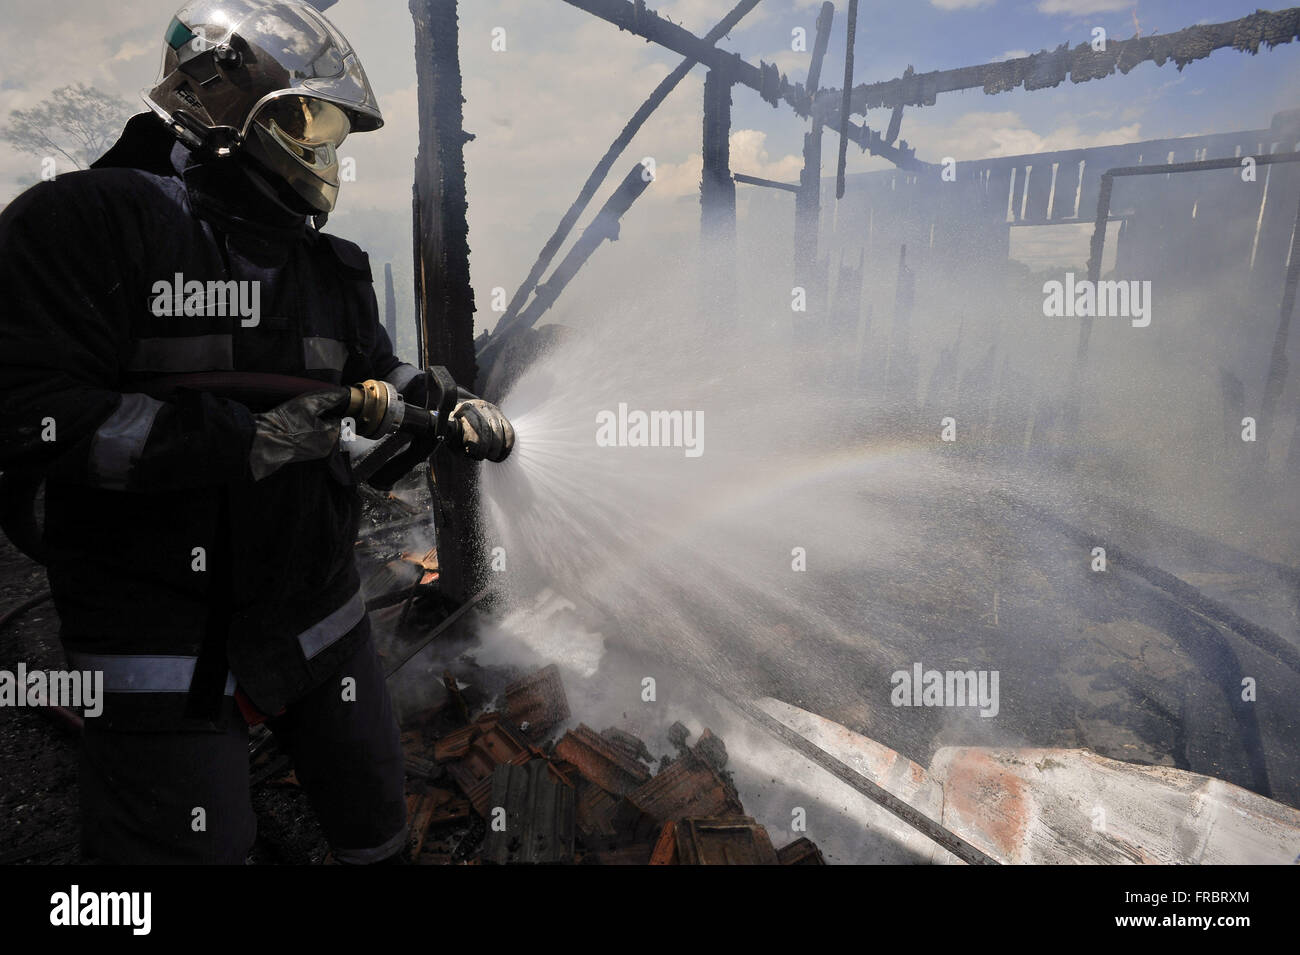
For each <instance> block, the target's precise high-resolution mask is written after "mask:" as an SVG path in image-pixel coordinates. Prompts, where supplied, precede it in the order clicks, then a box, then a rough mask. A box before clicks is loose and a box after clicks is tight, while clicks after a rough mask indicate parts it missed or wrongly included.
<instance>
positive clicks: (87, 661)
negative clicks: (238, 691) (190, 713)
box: [68, 653, 235, 696]
mask: <svg viewBox="0 0 1300 955" xmlns="http://www.w3.org/2000/svg"><path fill="white" fill-rule="evenodd" d="M68 657H69V659H70V661H71V663H72V665H73V667H74V668H76V669H78V670H92V671H98V672H101V673H103V674H104V692H105V693H188V692H189V689H190V682H191V681H192V680H193V679H194V667H195V666H196V665H197V664H198V662H199V658H198V657H188V656H150V655H146V654H142V653H69V654H68ZM234 692H235V676H234V674H233V673H232V674H229V675H228V676H227V677H226V696H230V695H232V694H233V693H234Z"/></svg>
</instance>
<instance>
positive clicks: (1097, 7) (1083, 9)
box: [1038, 0, 1135, 16]
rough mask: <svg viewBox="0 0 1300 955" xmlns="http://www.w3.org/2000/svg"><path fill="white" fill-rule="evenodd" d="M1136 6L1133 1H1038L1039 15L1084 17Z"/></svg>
mask: <svg viewBox="0 0 1300 955" xmlns="http://www.w3.org/2000/svg"><path fill="white" fill-rule="evenodd" d="M1133 6H1135V4H1134V3H1133V0H1038V12H1039V13H1064V14H1070V15H1073V16H1084V15H1086V14H1089V13H1113V12H1115V11H1116V10H1128V9H1130V8H1131V7H1133Z"/></svg>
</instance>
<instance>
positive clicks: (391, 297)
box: [384, 262, 397, 354]
mask: <svg viewBox="0 0 1300 955" xmlns="http://www.w3.org/2000/svg"><path fill="white" fill-rule="evenodd" d="M384 330H385V331H387V332H388V341H389V343H390V344H391V345H392V346H393V354H397V290H396V289H395V288H394V287H393V263H392V262H385V263H384Z"/></svg>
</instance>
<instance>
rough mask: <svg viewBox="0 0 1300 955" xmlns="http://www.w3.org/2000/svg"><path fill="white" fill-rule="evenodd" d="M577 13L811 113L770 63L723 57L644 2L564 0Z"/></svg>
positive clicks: (808, 100)
mask: <svg viewBox="0 0 1300 955" xmlns="http://www.w3.org/2000/svg"><path fill="white" fill-rule="evenodd" d="M565 2H566V3H569V4H572V5H573V6H575V7H577V8H578V9H580V10H585V11H587V12H588V13H590V14H592V15H593V16H597V17H600V18H601V19H602V20H607V21H608V22H610V23H612V24H614V26H616V27H618V28H619V29H620V30H626V31H628V32H629V33H634V34H636V35H637V36H639V37H644V38H645V39H647V40H649V41H650V42H652V43H657V44H659V45H660V46H662V47H666V48H667V49H669V50H672V51H673V52H675V53H680V54H681V55H682V56H689V57H692V58H693V59H695V60H697V61H699V62H700V63H703V64H704V65H705V66H707V67H708V68H709V69H711V70H717V71H718V72H719V73H721V74H724V75H727V76H729V77H730V78H731V81H732V82H733V83H739V84H742V85H744V86H748V87H749V88H750V89H753V90H757V91H758V94H759V95H760V96H761V97H763V99H764V100H765V101H766V102H768V103H771V104H772V106H774V107H775V106H777V105H779V104H780V103H782V102H785V103H787V104H789V105H790V106H791V107H792V108H793V109H794V111H795V112H796V113H798V114H799V115H800V116H804V117H807V116H809V115H810V113H811V111H812V97H811V96H809V94H808V91H807V90H806V89H804V87H802V86H799V85H797V84H795V83H791V82H790V81H789V80H788V79H787V78H786V77H785V76H784V75H783V74H782V73H781V72H780V70H778V69H777V68H776V66H775V65H774V64H772V63H764V62H762V61H760V62H759V65H758V66H754V65H753V64H752V63H749V62H747V61H746V60H744V59H743V58H742V57H741V56H740V55H739V54H736V53H725V52H723V51H722V50H719V49H717V48H716V47H715V46H713V44H712V43H709V42H708V41H707V40H704V39H701V38H700V37H698V36H696V35H695V34H694V33H692V32H691V31H690V30H687V29H686V28H685V27H681V26H678V25H677V24H676V23H673V22H672V21H671V20H667V19H664V18H663V17H661V16H659V14H658V13H656V12H655V11H653V10H650V9H647V8H646V5H645V4H644V3H643V2H635V3H634V2H632V0H565Z"/></svg>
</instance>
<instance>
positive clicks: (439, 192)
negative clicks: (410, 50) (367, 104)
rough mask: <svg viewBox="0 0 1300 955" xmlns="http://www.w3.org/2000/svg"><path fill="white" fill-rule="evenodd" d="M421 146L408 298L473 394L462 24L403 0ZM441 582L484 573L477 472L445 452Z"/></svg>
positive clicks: (439, 474)
mask: <svg viewBox="0 0 1300 955" xmlns="http://www.w3.org/2000/svg"><path fill="white" fill-rule="evenodd" d="M410 11H411V16H412V18H413V19H414V21H415V72H416V81H417V95H418V107H417V108H418V112H419V123H420V127H419V129H420V133H419V135H420V145H419V151H418V152H417V154H416V159H415V224H416V225H415V301H416V313H417V316H418V318H419V323H420V342H421V353H420V355H419V362H420V364H421V365H423V366H425V367H428V366H429V365H445V366H446V367H447V370H448V371H450V372H451V374H452V377H454V378H455V379H456V381H457V383H458V384H460V385H461V387H463V388H468V389H470V390H473V388H474V380H475V378H477V377H478V365H477V363H476V362H475V360H474V291H473V289H472V288H471V287H470V282H469V223H468V220H467V219H466V209H467V205H468V204H467V202H466V198H465V143H466V141H467V140H468V139H469V138H470V137H468V136H467V135H466V134H465V130H464V127H463V120H464V113H463V109H462V107H463V105H464V99H463V98H462V96H461V75H460V50H459V23H458V18H457V11H456V0H410ZM431 464H432V466H431V471H430V484H431V489H432V490H433V491H434V501H435V506H436V508H437V514H436V515H435V519H436V521H437V533H438V563H439V575H440V577H439V582H440V585H441V588H442V592H443V593H444V594H445V595H446V596H447V597H448V598H449V599H450V600H452V601H455V602H457V603H459V602H462V601H464V600H466V599H468V597H469V596H470V595H471V593H472V592H473V591H474V589H476V588H475V585H476V583H477V580H478V578H479V576H480V573H481V568H482V561H481V553H480V550H479V547H478V546H477V540H476V538H477V525H478V506H477V505H478V495H477V483H478V482H477V477H478V473H477V470H476V468H477V466H476V465H475V464H473V463H472V462H470V461H468V460H467V459H465V458H463V457H460V456H457V455H453V454H451V453H448V452H439V453H438V454H435V455H434V456H433V459H432V462H431Z"/></svg>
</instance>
